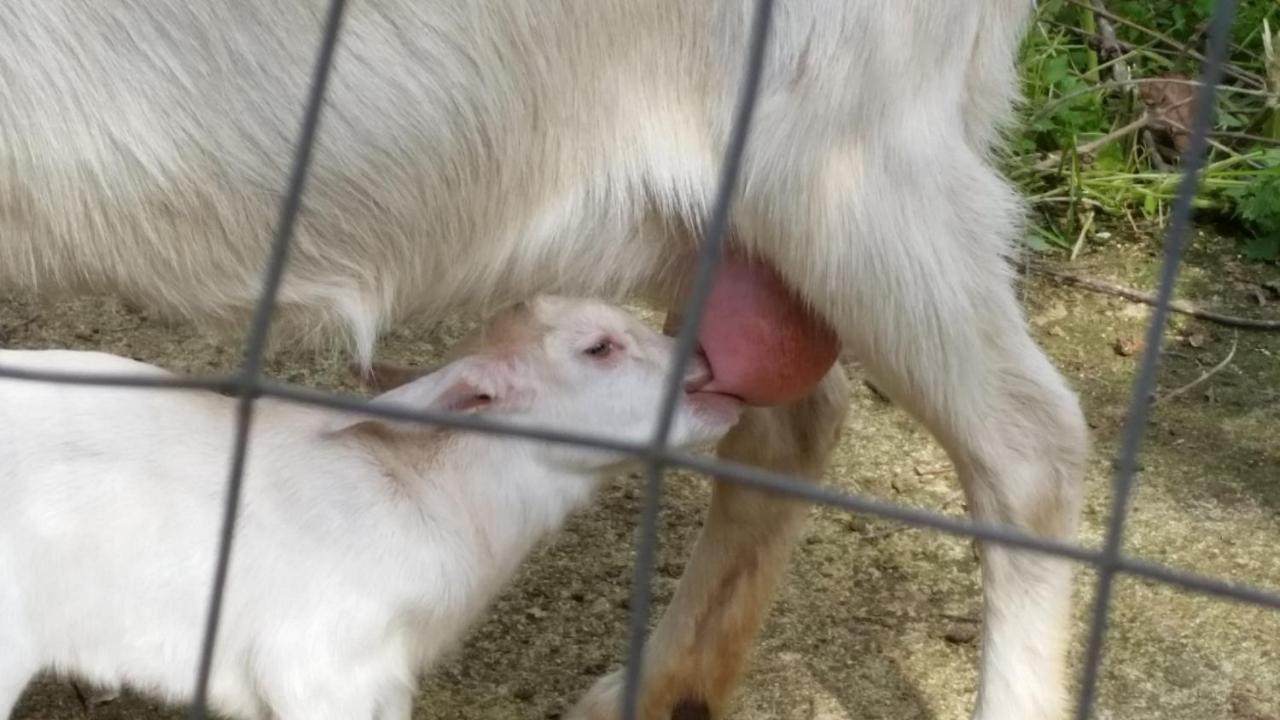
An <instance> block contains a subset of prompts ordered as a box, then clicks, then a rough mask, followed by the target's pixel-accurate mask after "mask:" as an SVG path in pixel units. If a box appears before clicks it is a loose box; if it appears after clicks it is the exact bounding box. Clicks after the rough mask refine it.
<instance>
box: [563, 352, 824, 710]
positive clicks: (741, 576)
mask: <svg viewBox="0 0 1280 720" xmlns="http://www.w3.org/2000/svg"><path fill="white" fill-rule="evenodd" d="M848 406H849V394H848V382H847V380H846V379H845V376H844V371H843V369H842V368H841V367H840V366H836V367H835V368H833V369H832V370H831V371H830V372H829V373H828V374H827V376H826V377H825V378H824V379H823V381H822V382H821V383H820V384H819V385H818V387H817V388H816V389H815V391H814V392H813V393H812V394H811V395H810V396H809V397H807V398H805V399H803V400H801V401H799V402H797V403H794V404H792V405H789V406H785V407H777V408H768V409H764V408H755V409H752V410H750V411H748V412H747V413H745V414H744V415H743V419H742V421H741V422H740V423H739V424H738V426H737V427H736V428H734V430H733V431H732V432H731V433H730V434H729V435H728V436H727V437H726V438H725V439H724V440H723V441H722V442H721V444H720V446H719V448H718V454H719V456H720V457H721V458H724V459H726V460H730V461H733V462H737V463H744V464H751V465H756V466H759V467H763V468H767V469H769V470H773V471H777V472H781V473H786V474H788V475H791V476H795V477H798V478H801V479H804V480H808V481H813V482H816V481H818V480H819V479H820V478H821V476H822V474H823V472H824V470H825V469H826V467H827V461H828V458H829V457H830V455H831V452H832V451H833V450H834V449H835V446H836V444H837V442H838V440H839V437H840V431H841V429H842V427H843V425H844V419H845V415H846V412H847V410H848ZM807 509H808V508H807V505H806V504H805V503H801V502H796V501H789V500H784V499H782V498H779V497H777V496H770V495H767V494H764V493H761V492H758V491H754V490H750V489H747V488H743V487H741V486H737V485H734V484H732V483H730V482H726V481H720V482H717V483H716V485H715V487H714V489H713V492H712V498H711V507H710V510H709V511H708V514H707V519H706V523H705V524H704V526H703V528H702V533H701V535H700V536H699V538H698V541H697V544H696V546H695V547H694V550H693V554H692V557H691V559H690V561H689V563H688V565H687V566H686V567H685V571H684V574H683V576H682V577H681V578H680V584H679V586H678V587H677V588H676V592H675V595H674V597H672V599H671V604H670V606H669V607H668V608H667V610H666V612H665V613H664V614H663V616H662V619H661V620H660V621H659V623H658V626H657V628H656V629H655V630H654V632H653V634H652V636H651V637H650V638H649V641H648V643H647V645H646V647H645V660H644V669H643V673H642V678H641V689H640V695H639V708H638V710H639V712H638V713H637V717H638V718H641V719H642V720H711V719H714V718H720V717H724V716H725V713H726V711H727V707H728V705H729V700H730V697H731V695H732V693H733V690H734V688H735V686H736V684H737V682H738V680H739V678H740V676H741V675H742V672H743V669H744V666H745V664H746V661H747V658H748V655H749V654H750V650H751V647H752V645H753V644H754V641H755V637H756V635H757V633H758V631H759V629H760V626H761V625H762V623H763V622H764V618H765V616H766V614H767V610H768V606H769V604H770V601H771V599H772V595H773V591H774V587H775V586H776V585H777V582H778V579H779V578H780V577H781V575H782V573H783V570H784V569H785V567H786V561H787V558H788V556H789V553H790V550H791V548H792V545H793V544H794V541H795V540H796V538H797V537H798V536H799V534H800V531H801V529H802V527H803V524H804V518H805V514H806V512H807ZM623 682H624V680H623V674H622V671H617V672H615V673H613V674H611V675H608V676H606V677H604V678H601V679H600V680H599V681H598V682H597V683H596V684H595V686H594V687H592V688H591V690H590V691H589V692H588V693H587V694H586V695H585V696H584V697H583V699H582V700H581V701H580V702H579V703H578V704H577V705H576V706H575V707H574V708H573V709H572V710H571V711H570V712H569V714H568V718H570V720H616V719H617V718H619V717H621V714H622V696H623Z"/></svg>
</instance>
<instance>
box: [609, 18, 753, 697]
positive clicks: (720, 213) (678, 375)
mask: <svg viewBox="0 0 1280 720" xmlns="http://www.w3.org/2000/svg"><path fill="white" fill-rule="evenodd" d="M772 15H773V0H757V2H756V4H755V9H754V14H753V16H752V19H751V34H750V36H749V38H748V42H747V61H746V68H745V70H744V72H743V78H742V84H741V87H740V90H739V95H738V103H737V107H736V109H735V112H734V117H733V125H732V129H731V130H730V135H729V143H728V147H727V149H726V151H725V156H724V161H723V163H724V164H723V165H722V166H721V174H720V182H719V187H718V189H717V192H716V197H715V205H714V207H713V209H712V213H711V220H710V223H709V224H708V225H707V227H706V234H705V237H704V238H703V247H702V251H701V252H700V253H699V255H698V265H697V270H696V273H695V276H694V279H693V289H692V293H691V296H690V297H689V299H688V300H687V301H686V302H685V306H684V313H683V317H682V318H681V323H680V332H679V334H678V335H677V337H676V347H675V350H674V356H675V357H674V362H673V363H672V367H671V370H670V375H669V376H668V377H667V386H666V392H665V393H664V395H663V398H662V406H661V408H660V410H659V412H658V422H657V427H656V428H655V430H654V435H653V442H652V445H651V448H650V452H649V453H647V455H648V457H647V459H648V463H647V467H646V473H645V490H644V508H643V511H642V513H641V518H640V539H639V541H638V543H637V547H636V559H635V567H634V568H633V572H632V575H633V577H632V584H631V604H630V612H631V623H630V637H629V644H628V646H627V664H626V665H625V667H624V670H623V673H624V685H623V701H622V702H623V705H622V707H623V711H622V717H623V720H636V711H637V707H636V705H637V701H638V698H639V695H638V693H639V688H640V675H641V671H642V669H643V665H644V644H645V636H646V629H647V627H648V624H649V606H650V603H651V600H652V598H651V595H652V591H651V587H650V584H651V582H652V580H653V557H654V553H655V550H656V548H657V545H658V507H659V505H660V503H661V500H662V476H663V473H664V470H665V467H666V464H665V460H664V453H665V452H666V450H667V449H668V447H667V441H668V440H669V436H670V434H671V423H672V420H673V418H674V417H675V409H676V403H677V402H678V401H679V399H680V395H681V392H682V390H683V387H684V375H685V370H686V368H687V367H688V365H689V359H690V358H691V357H692V356H693V353H694V350H695V349H696V348H697V344H698V328H699V327H700V326H701V323H702V313H703V310H704V309H705V308H706V303H707V297H708V296H709V295H710V293H711V283H712V279H713V278H714V276H715V272H716V268H717V267H719V264H720V255H721V251H722V249H723V246H724V236H725V234H726V233H727V232H728V228H729V211H730V208H731V207H732V205H733V195H734V193H735V192H736V191H737V183H738V176H739V175H740V173H741V170H742V157H743V155H744V154H745V151H746V145H747V136H748V135H749V133H750V129H751V116H752V113H753V112H754V111H755V106H756V97H757V94H758V93H759V90H760V81H761V77H762V75H763V74H764V57H765V45H766V43H767V42H768V39H769V23H770V20H771V19H772Z"/></svg>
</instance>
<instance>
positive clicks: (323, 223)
mask: <svg viewBox="0 0 1280 720" xmlns="http://www.w3.org/2000/svg"><path fill="white" fill-rule="evenodd" d="M324 5H325V2H324V0H282V1H280V2H270V3H253V2H248V1H247V0H227V1H224V2H189V1H188V0H148V1H147V2H141V1H139V0H102V1H100V2H95V3H90V4H86V3H77V2H72V0H9V1H8V2H5V3H3V4H2V5H0V97H2V98H3V101H0V288H3V289H10V288H34V289H35V290H37V291H40V292H46V293H47V292H51V291H53V290H58V289H74V290H83V289H90V290H98V291H109V292H114V293H120V294H125V295H130V296H133V297H134V298H135V299H137V300H139V301H141V302H143V303H145V304H147V305H148V306H150V307H153V308H157V309H168V310H170V311H175V312H178V313H182V314H185V315H186V316H188V317H191V318H193V319H196V320H198V321H201V322H212V321H216V320H224V321H225V320H230V321H235V322H236V323H240V322H242V321H243V320H244V318H245V317H246V315H247V311H248V309H249V308H250V307H251V306H252V304H253V302H254V301H255V300H256V298H257V295H258V293H259V290H260V281H261V276H262V271H263V266H264V263H265V260H266V258H267V256H268V245H269V239H270V236H271V230H272V223H273V222H274V220H275V212H276V207H277V205H278V203H279V200H280V197H279V193H280V191H281V190H280V189H281V188H282V187H283V186H284V184H285V179H286V174H287V168H288V163H289V160H290V156H291V152H292V150H293V141H294V138H295V135H296V133H297V129H298V126H299V118H300V116H301V112H302V107H303V100H304V96H305V91H306V85H307V82H308V78H309V76H310V69H311V64H312V62H313V59H314V56H315V54H316V45H317V40H318V37H319V28H320V24H321V18H322V16H323V13H324ZM751 6H752V3H750V2H747V1H746V0H705V1H702V2H688V1H686V0H632V1H629V2H624V1H622V0H562V1H560V2H543V1H541V0H537V1H535V0H478V1H474V2H473V1H471V0H362V1H356V2H352V3H350V8H349V11H348V17H347V19H346V21H345V25H344V32H343V36H342V40H341V45H340V47H339V51H338V54H337V58H336V67H335V75H334V76H333V79H332V82H331V85H330V92H329V94H328V101H327V109H326V111H325V113H324V116H323V121H322V125H321V132H320V140H319V145H318V148H317V151H316V154H315V156H314V162H313V166H312V171H311V174H310V180H309V184H308V189H307V194H306V197H305V198H304V205H305V210H304V213H303V216H302V218H301V221H300V225H299V227H298V233H297V235H296V239H295V244H294V252H293V254H292V256H291V263H290V266H289V269H288V272H287V275H286V278H285V284H284V287H283V289H282V292H281V295H280V300H281V321H282V325H289V326H292V327H294V328H295V329H302V330H313V331H315V332H314V333H313V334H312V337H313V338H317V339H319V338H345V339H346V340H347V341H348V342H349V344H350V345H351V347H353V349H354V350H355V351H356V352H357V354H358V355H360V356H361V359H362V360H365V361H367V360H368V359H369V357H370V354H371V349H372V347H373V345H374V343H375V341H376V338H377V336H378V334H379V333H380V332H381V331H383V330H384V329H386V328H387V327H389V326H391V325H393V324H395V323H397V322H399V321H401V320H403V319H407V318H410V317H416V316H419V315H423V316H435V315H438V314H443V313H444V312H446V311H456V310H471V311H479V310H483V308H484V306H495V305H498V304H502V303H505V302H507V301H509V300H513V299H518V298H521V297H523V296H526V295H528V294H531V293H533V292H544V291H553V292H562V293H567V294H574V295H597V296H603V297H609V298H615V299H617V298H621V297H624V296H628V295H631V294H633V293H642V294H648V295H649V296H651V297H653V298H655V299H656V300H658V301H660V302H674V301H675V300H676V299H678V298H676V297H675V295H676V294H677V292H676V291H674V290H672V288H674V287H678V285H679V283H680V282H681V280H682V279H683V277H684V276H686V275H687V274H688V272H689V263H688V258H689V255H690V253H691V252H692V251H694V250H695V249H696V247H697V244H698V237H699V230H700V223H701V221H702V218H703V217H704V216H705V215H706V211H707V209H708V206H709V204H710V199H711V198H712V196H713V194H714V192H715V183H716V178H717V176H718V172H719V168H720V161H721V159H722V153H723V149H724V147H725V145H726V139H727V136H728V133H729V129H730V122H731V118H732V114H733V108H734V103H735V101H736V98H737V92H738V86H739V80H740V76H741V68H742V67H743V64H744V63H743V60H744V56H745V50H746V47H745V46H746V40H747V36H748V29H749V24H750V15H751ZM1030 11H1031V3H1030V2H1028V1H1027V0H797V1H792V2H785V3H778V4H777V7H776V8H775V11H774V12H775V17H774V24H773V30H772V33H771V39H770V43H769V49H768V55H767V58H766V61H765V65H764V67H765V76H764V81H763V86H762V90H761V96H760V102H759V104H758V106H757V112H756V114H755V117H754V120H753V124H752V133H751V137H750V142H749V146H748V149H747V155H746V159H745V161H744V166H743V171H742V175H741V179H740V183H739V192H738V198H737V200H736V202H735V205H734V211H733V217H732V221H733V227H734V236H735V240H736V242H737V243H739V244H740V245H742V246H744V247H745V248H746V249H748V250H751V251H755V252H756V253H757V254H758V256H759V257H762V258H764V259H765V260H766V261H768V262H769V263H770V264H771V265H772V266H773V267H774V268H775V269H776V270H777V271H778V273H779V274H780V276H781V277H782V278H783V279H784V280H785V281H786V282H787V283H788V284H789V285H791V286H792V287H793V288H794V289H795V290H796V291H797V294H798V295H799V296H800V297H801V298H802V299H803V300H804V301H805V302H806V303H808V304H809V305H810V306H811V307H812V308H813V309H814V310H815V311H816V312H817V313H819V314H820V315H821V316H823V317H824V318H825V319H826V320H827V321H828V322H829V323H830V325H831V326H832V327H833V328H834V329H835V330H836V332H837V333H838V335H839V338H840V342H841V345H842V347H843V349H844V351H845V352H846V354H847V355H849V356H850V357H852V358H855V359H857V360H858V361H860V363H861V365H862V366H863V367H864V368H865V369H866V370H867V371H868V372H869V373H870V374H871V375H872V377H874V379H875V380H876V384H877V386H878V387H881V388H882V389H884V390H885V391H886V392H888V393H889V394H890V395H891V396H893V397H894V399H895V400H896V401H898V403H899V404H900V405H901V406H902V407H903V408H905V409H907V410H908V411H909V412H911V413H912V414H913V415H914V416H915V417H917V418H919V419H920V420H921V421H922V422H923V423H924V424H925V425H926V426H927V427H928V429H929V430H930V432H931V433H932V434H933V435H934V437H936V438H938V440H939V442H940V443H941V444H942V445H943V446H944V447H945V448H946V449H947V451H948V452H949V453H950V455H951V456H952V458H953V460H954V462H955V466H956V468H957V470H958V472H959V474H960V479H961V482H962V484H963V485H964V487H965V490H966V492H967V494H968V500H969V507H970V508H971V510H972V512H973V514H974V515H975V517H976V518H977V519H979V520H982V521H985V522H998V523H1004V524H1007V525H1010V526H1012V527H1014V528H1017V529H1020V530H1023V531H1026V532H1032V533H1036V534H1040V535H1044V536H1048V537H1053V538H1056V539H1070V538H1071V537H1073V536H1074V533H1075V528H1076V523H1077V519H1078V515H1079V508H1080V492H1081V477H1082V467H1083V458H1084V455H1085V452H1086V446H1087V439H1086V437H1085V429H1084V423H1083V419H1082V418H1081V415H1080V409H1079V406H1078V403H1077V400H1076V398H1075V396H1074V394H1073V393H1072V392H1071V391H1070V389H1069V388H1068V387H1067V385H1066V383H1065V382H1064V380H1063V378H1062V377H1061V376H1060V374H1059V373H1058V372H1057V371H1056V370H1055V369H1054V368H1053V366H1052V365H1051V364H1050V363H1049V361H1048V359H1047V358H1046V357H1045V356H1044V354H1043V352H1041V351H1040V350H1039V349H1038V348H1037V347H1036V346H1035V344H1034V342H1033V341H1032V339H1031V338H1030V336H1029V335H1028V332H1027V329H1026V324H1025V320H1024V318H1023V316H1022V313H1021V309H1020V308H1019V306H1018V303H1017V299H1016V297H1015V295H1014V294H1013V291H1012V287H1011V282H1010V278H1009V273H1008V270H1007V268H1006V265H1005V263H1004V261H1003V257H1002V255H1003V254H1004V253H1005V252H1006V251H1007V250H1008V249H1009V247H1010V246H1011V244H1012V242H1013V239H1014V237H1015V234H1016V232H1017V229H1018V221H1019V219H1020V213H1021V211H1020V203H1019V202H1018V200H1017V197H1016V195H1015V193H1014V192H1013V190H1012V189H1011V188H1010V187H1009V185H1008V184H1007V183H1006V182H1005V181H1004V180H1003V179H1002V178H1001V177H1000V176H999V175H998V173H997V172H996V171H995V170H994V169H993V167H992V166H991V164H990V162H989V161H988V157H987V156H988V151H989V147H990V145H991V143H992V142H993V141H994V139H995V137H996V134H997V131H998V127H999V125H1000V122H1001V120H1002V119H1003V118H1004V117H1005V116H1006V114H1007V112H1008V110H1009V109H1010V103H1011V102H1012V100H1013V98H1014V97H1015V96H1016V87H1015V84H1016V73H1015V59H1016V49H1017V45H1018V43H1019V41H1020V40H1021V35H1022V30H1023V27H1024V24H1025V22H1026V21H1027V19H1028V17H1029V15H1030ZM708 320H709V319H708ZM847 404H848V399H847V393H846V389H845V385H844V380H843V378H842V377H841V376H840V375H839V373H838V371H837V372H833V373H831V374H830V375H829V376H828V378H827V380H826V381H824V382H823V383H822V384H821V385H820V386H819V387H818V388H817V389H816V390H815V391H814V393H813V394H812V396H811V397H810V398H808V399H807V400H805V401H803V402H800V403H796V404H793V405H791V406H787V407H777V408H765V409H758V410H755V411H753V412H751V413H748V414H747V416H745V417H744V421H743V423H742V424H741V425H740V426H739V427H738V428H737V429H736V430H735V431H734V432H733V434H731V436H730V437H729V438H727V439H726V441H725V442H724V443H723V444H722V445H721V450H720V452H721V456H722V457H725V458H727V459H730V460H735V461H738V462H745V463H751V464H754V465H758V466H763V467H767V468H769V469H772V470H774V471H777V472H782V473H788V474H791V475H798V476H802V477H805V478H808V479H810V480H817V479H819V478H820V477H821V476H822V474H823V470H824V468H825V466H826V461H827V457H828V456H829V453H830V452H831V450H832V449H833V448H834V446H835V442H836V438H837V437H838V434H839V429H840V426H841V422H842V420H843V417H844V412H845V410H846V408H847ZM802 519H803V512H802V510H798V509H797V508H796V506H792V505H788V504H785V503H779V502H777V501H776V500H775V499H771V498H769V497H768V496H764V495H761V494H759V493H754V492H751V491H748V490H742V489H733V488H728V487H726V486H723V485H722V486H718V487H717V489H716V491H715V494H714V496H713V501H712V508H711V511H710V513H709V514H708V520H707V526H706V528H705V529H704V531H703V534H702V536H701V537H700V539H699V541H698V545H697V547H696V548H695V550H694V552H693V559H692V560H691V562H690V564H689V566H688V568H689V569H688V570H687V571H686V574H685V576H684V577H683V578H682V579H681V583H680V587H679V589H678V590H677V592H676V593H675V595H674V597H673V600H672V603H671V605H670V606H669V608H668V609H667V611H666V614H665V615H664V616H663V619H662V621H661V622H660V623H659V624H658V627H657V628H656V630H655V632H654V634H653V636H652V639H651V640H650V642H649V643H648V645H647V649H646V659H645V668H644V675H643V683H644V686H643V688H642V689H641V693H640V703H641V708H640V717H642V718H644V720H667V718H669V717H670V716H671V715H672V714H673V713H678V715H679V716H680V717H703V716H705V717H712V718H719V717H721V716H723V714H724V713H725V712H726V710H727V708H728V705H729V700H730V697H731V693H732V689H733V687H734V685H735V683H736V681H737V679H738V677H739V676H740V674H741V671H742V668H743V667H744V666H745V656H746V655H747V653H748V650H749V648H750V646H751V642H752V638H753V637H754V636H755V634H756V631H757V630H758V628H759V626H760V623H761V622H762V621H763V618H764V616H765V609H766V607H767V605H768V600H769V597H770V596H771V593H772V590H773V588H774V587H775V585H776V583H777V581H778V579H779V578H780V577H781V575H782V568H783V567H784V560H785V558H786V555H787V550H788V548H789V547H790V544H791V543H792V542H793V541H794V540H795V538H796V537H797V535H798V533H799V530H800V527H801V523H802ZM212 539H213V538H212V535H211V538H210V541H211V542H212ZM744 567H746V568H751V569H752V570H751V572H743V571H742V570H741V568H744ZM983 573H984V575H983V580H984V583H983V584H984V598H985V608H986V609H985V612H986V615H985V625H984V636H983V658H982V671H981V674H980V681H979V688H978V700H977V703H976V710H975V717H976V718H978V719H979V720H1050V719H1053V720H1056V718H1058V717H1061V713H1062V711H1063V708H1064V695H1065V692H1064V691H1065V675H1064V673H1065V648H1066V630H1067V623H1068V619H1069V599H1070V568H1069V566H1068V565H1067V564H1066V563H1065V562H1061V561H1056V560H1052V559H1047V558H1043V557H1041V556H1034V555H1029V554H1026V553H1020V552H1015V551H1012V550H1007V549H1002V548H999V547H984V549H983ZM695 638H696V641H695ZM620 697H621V675H619V674H613V675H611V676H608V677H606V678H604V679H602V680H601V681H600V682H599V683H597V685H596V686H595V687H594V688H592V689H591V690H590V691H589V692H588V693H587V695H586V696H585V697H584V698H583V700H582V702H581V703H580V704H579V705H578V706H576V707H575V708H574V709H573V710H571V711H570V714H569V717H572V718H574V720H583V719H587V720H615V719H616V718H617V717H618V713H619V706H618V704H619V699H620Z"/></svg>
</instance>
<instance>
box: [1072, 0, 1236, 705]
mask: <svg viewBox="0 0 1280 720" xmlns="http://www.w3.org/2000/svg"><path fill="white" fill-rule="evenodd" d="M1236 1H1237V0H1218V3H1217V5H1216V7H1215V8H1214V12H1213V20H1212V24H1211V26H1210V29H1209V40H1208V43H1209V47H1208V51H1207V52H1206V53H1205V61H1204V67H1203V70H1202V77H1201V84H1200V86H1199V87H1198V88H1196V97H1195V113H1194V116H1193V119H1192V122H1191V143H1190V146H1189V147H1188V148H1187V152H1186V154H1185V156H1184V157H1183V159H1182V165H1183V167H1182V178H1181V181H1180V183H1179V185H1178V193H1177V197H1176V198H1175V200H1174V205H1173V212H1172V218H1171V222H1170V225H1169V233H1168V235H1167V239H1166V240H1165V247H1164V263H1163V266H1162V267H1161V269H1160V288H1159V291H1158V292H1157V294H1156V306H1155V311H1154V312H1153V313H1152V314H1151V324H1150V325H1149V326H1148V328H1147V335H1146V347H1144V348H1143V352H1142V361H1141V363H1140V364H1139V367H1138V376H1137V379H1136V380H1135V381H1134V383H1133V395H1132V397H1131V398H1130V400H1129V412H1128V414H1127V416H1126V418H1125V424H1124V430H1123V433H1122V435H1121V446H1120V455H1119V457H1118V459H1117V462H1116V474H1115V481H1114V483H1113V488H1112V502H1111V515H1110V518H1109V519H1108V521H1107V534H1106V541H1105V545H1104V549H1103V556H1102V562H1101V564H1100V565H1099V566H1098V586H1097V590H1096V594H1095V597H1094V604H1093V614H1092V617H1091V619H1090V626H1089V640H1088V645H1087V646H1086V648H1085V665H1084V671H1083V677H1082V679H1081V683H1080V697H1079V701H1078V702H1077V704H1076V720H1089V718H1090V717H1091V716H1092V714H1093V710H1094V704H1095V703H1094V700H1095V698H1096V697H1097V693H1098V678H1099V674H1100V672H1101V666H1102V652H1103V646H1104V645H1105V642H1106V634H1107V622H1108V619H1109V616H1110V612H1111V596H1112V594H1113V588H1114V585H1115V576H1116V571H1117V569H1118V567H1119V561H1120V560H1121V559H1122V557H1123V546H1124V529H1125V523H1126V522H1127V521H1128V518H1129V501H1130V498H1131V497H1132V495H1133V485H1134V476H1135V474H1136V473H1137V466H1138V453H1139V452H1140V451H1141V449H1142V436H1143V432H1144V431H1145V430H1146V427H1147V416H1148V414H1149V412H1150V407H1151V394H1152V392H1153V391H1154V390H1155V383H1156V372H1157V370H1158V369H1159V365H1160V353H1161V351H1162V349H1163V347H1162V346H1163V344H1164V343H1163V340H1164V329H1165V322H1166V321H1167V320H1168V317H1169V303H1170V302H1171V301H1172V300H1173V289H1174V284H1175V283H1176V282H1177V279H1178V270H1179V268H1180V266H1181V263H1182V255H1183V253H1184V252H1185V250H1186V246H1187V238H1188V236H1189V235H1190V234H1191V202H1192V200H1193V199H1194V198H1195V193H1196V184H1197V182H1198V181H1199V175H1200V169H1201V168H1202V167H1203V166H1204V162H1205V156H1206V155H1207V154H1208V148H1209V129H1210V127H1211V126H1212V124H1213V108H1214V100H1215V97H1216V94H1217V90H1218V83H1220V82H1221V81H1222V67H1223V64H1224V63H1225V62H1226V56H1227V47H1228V45H1229V41H1230V38H1231V25H1232V20H1233V19H1234V18H1235V9H1236Z"/></svg>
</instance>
